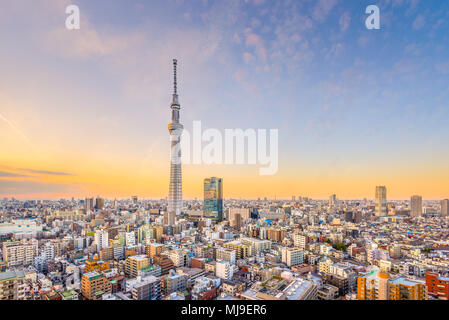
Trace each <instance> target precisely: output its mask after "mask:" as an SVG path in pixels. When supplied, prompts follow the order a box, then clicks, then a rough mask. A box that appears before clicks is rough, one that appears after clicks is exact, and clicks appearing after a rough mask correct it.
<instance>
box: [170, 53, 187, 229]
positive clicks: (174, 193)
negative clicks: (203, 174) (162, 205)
mask: <svg viewBox="0 0 449 320" xmlns="http://www.w3.org/2000/svg"><path fill="white" fill-rule="evenodd" d="M177 65H178V61H177V60H176V59H174V60H173V76H174V82H173V86H174V92H173V100H172V103H171V106H170V108H171V114H172V116H171V123H169V124H168V131H169V132H170V188H169V192H168V212H169V213H168V214H169V215H180V214H181V210H182V172H181V134H182V130H183V129H184V127H183V125H182V124H181V123H179V110H180V109H181V106H180V104H179V101H178V91H177V90H178V89H177V79H176V76H177V74H176V68H177ZM167 220H168V221H173V220H174V219H173V218H172V217H170V218H168V219H167Z"/></svg>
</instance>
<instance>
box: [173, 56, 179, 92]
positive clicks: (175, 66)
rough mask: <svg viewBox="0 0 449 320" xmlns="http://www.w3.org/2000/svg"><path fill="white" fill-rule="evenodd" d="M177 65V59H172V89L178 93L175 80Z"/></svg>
mask: <svg viewBox="0 0 449 320" xmlns="http://www.w3.org/2000/svg"><path fill="white" fill-rule="evenodd" d="M177 66H178V60H176V59H173V89H174V92H173V94H178V82H177V79H176V76H177V74H176V68H177Z"/></svg>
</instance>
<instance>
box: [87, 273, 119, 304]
mask: <svg viewBox="0 0 449 320" xmlns="http://www.w3.org/2000/svg"><path fill="white" fill-rule="evenodd" d="M111 292H112V284H111V282H110V281H109V280H108V279H107V278H106V277H105V276H104V275H102V274H100V273H98V272H96V271H92V272H88V273H85V274H83V276H82V277H81V294H82V295H83V297H84V298H86V299H88V300H101V298H102V296H103V294H108V293H111Z"/></svg>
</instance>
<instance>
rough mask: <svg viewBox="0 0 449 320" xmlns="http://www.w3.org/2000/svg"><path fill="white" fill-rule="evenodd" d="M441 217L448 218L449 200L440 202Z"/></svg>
mask: <svg viewBox="0 0 449 320" xmlns="http://www.w3.org/2000/svg"><path fill="white" fill-rule="evenodd" d="M440 216H441V217H447V216H449V199H444V200H441V214H440Z"/></svg>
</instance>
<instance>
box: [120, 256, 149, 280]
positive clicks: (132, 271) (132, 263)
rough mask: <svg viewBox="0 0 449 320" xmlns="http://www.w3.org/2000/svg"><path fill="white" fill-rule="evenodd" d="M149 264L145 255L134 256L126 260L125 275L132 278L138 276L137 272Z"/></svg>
mask: <svg viewBox="0 0 449 320" xmlns="http://www.w3.org/2000/svg"><path fill="white" fill-rule="evenodd" d="M149 264H150V259H149V258H148V257H147V256H146V255H136V256H131V257H128V258H126V260H125V270H124V271H125V274H126V275H127V276H128V277H131V278H134V277H137V276H138V275H139V271H140V270H141V269H143V268H145V267H147V266H148V265H149Z"/></svg>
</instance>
